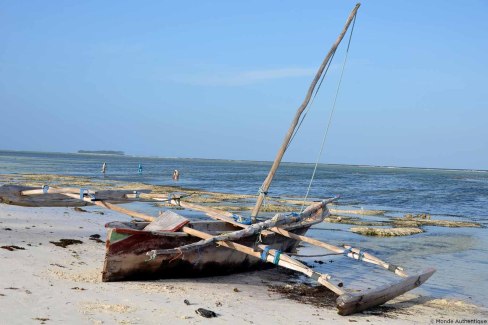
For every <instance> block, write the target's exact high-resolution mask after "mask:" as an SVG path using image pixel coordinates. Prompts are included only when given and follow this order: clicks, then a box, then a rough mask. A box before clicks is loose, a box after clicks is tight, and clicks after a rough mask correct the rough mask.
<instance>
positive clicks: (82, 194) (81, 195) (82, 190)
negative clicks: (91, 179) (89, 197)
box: [80, 188, 88, 201]
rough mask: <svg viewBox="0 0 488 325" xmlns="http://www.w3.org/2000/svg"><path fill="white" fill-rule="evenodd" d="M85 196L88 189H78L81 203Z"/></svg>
mask: <svg viewBox="0 0 488 325" xmlns="http://www.w3.org/2000/svg"><path fill="white" fill-rule="evenodd" d="M85 194H88V189H87V188H80V200H82V201H83V199H84V198H85Z"/></svg>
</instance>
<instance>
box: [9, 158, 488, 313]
mask: <svg viewBox="0 0 488 325" xmlns="http://www.w3.org/2000/svg"><path fill="white" fill-rule="evenodd" d="M104 161H105V162H106V163H107V174H106V175H105V177H104V176H103V175H101V173H100V170H101V165H102V163H103V162H104ZM139 163H141V164H142V166H143V173H142V175H140V174H138V172H137V170H138V164H139ZM270 165H271V163H270V162H251V161H225V160H204V159H168V158H148V157H126V156H99V155H79V154H59V153H27V152H7V151H0V174H7V173H8V174H12V173H39V174H43V173H50V174H67V175H77V176H88V177H92V178H95V179H100V180H103V179H108V180H110V179H114V180H123V181H137V182H145V183H150V184H161V185H174V184H175V183H174V182H173V181H172V179H171V175H172V172H173V170H174V169H178V170H179V171H180V175H181V178H180V181H179V182H178V183H176V184H178V185H180V186H183V187H192V188H198V189H204V190H211V191H222V192H231V193H243V194H256V193H257V190H258V189H259V187H260V185H261V183H262V181H263V180H264V178H265V177H266V174H267V172H268V170H269V167H270ZM312 170H313V165H310V164H297V163H283V164H282V166H281V167H280V170H279V172H278V173H277V175H276V177H275V180H274V181H273V184H272V187H271V189H270V193H269V194H270V195H271V196H296V197H303V196H304V194H305V192H306V188H307V185H308V182H309V179H310V176H311V174H312ZM0 185H1V184H0ZM333 195H340V196H341V199H340V201H339V202H340V204H342V205H345V206H347V207H352V208H361V207H362V208H366V209H383V210H387V211H388V212H387V216H401V215H402V214H403V213H407V212H408V213H430V214H432V215H433V218H442V219H453V220H469V221H476V222H479V223H481V224H483V225H484V226H488V208H487V206H488V172H487V171H468V170H441V169H416V168H389V167H388V168H387V167H370V166H345V165H321V166H319V169H318V172H317V175H316V178H315V181H314V185H313V188H312V191H311V196H312V197H316V198H318V197H329V196H333ZM137 208H138V209H140V210H144V211H146V212H150V213H156V212H157V208H155V207H153V206H151V205H149V204H145V205H138V206H137ZM373 218H374V217H373ZM379 219H381V217H379ZM349 228H350V226H348V225H340V224H321V225H319V226H317V227H315V228H313V229H311V230H310V231H309V233H308V234H309V235H311V236H313V237H316V238H319V239H322V240H326V241H329V242H331V243H334V244H341V243H350V244H352V245H353V246H355V247H360V248H363V249H366V250H367V251H370V252H372V253H374V254H376V255H378V257H381V258H384V259H386V260H389V261H391V262H393V263H396V264H400V265H404V266H407V267H408V269H409V270H412V271H418V270H420V269H422V268H425V267H428V266H433V267H435V268H437V270H438V272H437V273H436V274H435V275H434V276H433V278H432V279H431V280H429V282H428V283H427V284H426V285H424V286H422V288H419V289H416V290H418V292H422V293H425V294H428V295H433V296H438V297H457V298H462V299H465V300H468V301H471V302H474V303H477V304H482V305H487V303H486V302H485V301H486V300H487V299H486V298H488V294H487V292H488V269H487V264H488V237H487V235H488V232H487V229H486V228H441V227H425V228H424V229H425V230H426V232H425V233H423V234H419V235H415V236H409V237H396V238H370V237H364V236H361V235H357V234H353V233H351V232H349V231H348V229H349ZM303 251H304V252H315V249H314V248H310V247H306V248H305V249H303ZM313 260H314V259H309V262H310V263H312V264H313ZM330 260H333V262H332V263H326V264H322V265H318V264H316V267H317V269H318V270H321V271H324V272H327V273H332V274H340V275H341V278H343V279H344V280H345V281H346V283H348V282H349V283H351V284H354V285H358V286H371V285H376V284H381V283H383V282H385V281H390V280H391V278H390V277H388V276H384V275H385V273H387V272H383V271H380V270H376V269H375V268H373V267H365V266H364V264H360V263H358V262H355V261H352V260H349V259H344V258H342V259H339V258H330ZM358 270H368V271H371V272H368V273H367V274H366V275H365V277H364V278H361V280H357V279H356V278H355V277H354V276H353V274H358V273H357V272H358ZM361 274H363V273H361ZM375 275H376V276H375Z"/></svg>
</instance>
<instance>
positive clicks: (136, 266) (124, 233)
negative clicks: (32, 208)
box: [102, 209, 328, 281]
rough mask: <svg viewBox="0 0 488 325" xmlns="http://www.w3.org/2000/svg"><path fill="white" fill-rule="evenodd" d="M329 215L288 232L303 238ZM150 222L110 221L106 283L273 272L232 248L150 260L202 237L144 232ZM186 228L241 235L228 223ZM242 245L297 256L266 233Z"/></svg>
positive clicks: (286, 242) (286, 241)
mask: <svg viewBox="0 0 488 325" xmlns="http://www.w3.org/2000/svg"><path fill="white" fill-rule="evenodd" d="M327 215H328V212H327V213H322V210H321V209H319V211H318V212H317V213H315V214H314V215H313V216H312V217H310V218H308V219H307V220H305V221H303V222H299V223H295V224H288V225H286V226H285V227H284V229H286V230H287V231H290V232H292V233H294V234H297V235H303V234H305V233H306V232H307V230H308V229H309V228H310V227H311V226H312V225H314V224H317V223H319V222H322V221H323V218H324V217H325V216H327ZM148 224H149V222H137V223H133V222H110V223H107V224H106V227H107V228H109V230H108V233H107V242H106V256H105V263H104V266H103V272H102V274H103V275H102V279H103V281H121V280H124V281H125V280H148V279H168V278H181V277H184V278H191V277H203V276H215V275H225V274H231V273H236V272H243V271H250V270H256V269H262V268H266V267H269V266H270V265H269V264H267V263H266V262H264V261H263V260H262V259H261V258H257V257H254V256H250V255H248V254H246V253H242V252H239V251H236V250H233V249H230V248H225V247H219V246H216V245H209V246H203V247H201V248H197V249H194V250H189V251H181V252H178V251H176V252H168V253H166V254H160V255H157V256H156V257H155V258H149V257H148V255H147V252H149V251H154V250H164V249H173V248H177V247H180V246H186V245H189V244H194V243H196V242H198V241H199V238H198V237H195V236H192V235H190V234H188V233H185V232H183V231H176V232H169V231H145V230H144V228H145V227H147V226H148ZM186 227H187V228H188V229H193V230H196V231H200V232H204V233H206V234H209V235H212V236H216V235H219V234H223V233H229V232H234V231H238V230H240V229H241V228H239V227H238V226H236V225H233V224H230V223H228V222H224V221H192V222H190V223H189V224H187V225H186ZM235 242H236V243H238V244H241V245H244V246H247V247H255V248H256V249H257V244H258V243H259V244H260V245H266V246H268V247H270V248H271V249H274V250H279V251H281V252H293V251H295V249H296V246H297V245H298V244H299V241H297V240H295V239H292V238H288V237H285V236H281V235H278V234H276V233H274V232H266V233H259V234H254V235H251V236H247V237H243V238H241V239H239V240H236V241H235Z"/></svg>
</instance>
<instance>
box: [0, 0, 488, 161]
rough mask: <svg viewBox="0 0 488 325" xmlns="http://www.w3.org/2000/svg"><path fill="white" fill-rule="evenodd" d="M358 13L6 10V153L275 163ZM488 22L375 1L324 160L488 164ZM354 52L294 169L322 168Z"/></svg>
mask: <svg viewBox="0 0 488 325" xmlns="http://www.w3.org/2000/svg"><path fill="white" fill-rule="evenodd" d="M355 3H356V2H355V1H302V2H297V1H242V2H237V1H167V2H165V1H103V2H102V1H4V0H0V138H1V139H2V141H1V144H0V149H9V150H36V151H37V150H39V151H63V152H75V151H77V150H79V149H89V150H103V149H112V150H123V151H125V152H126V153H128V154H135V155H154V156H162V157H201V158H223V159H246V160H272V159H273V158H274V156H275V154H276V151H277V149H278V147H279V145H280V144H281V141H282V138H283V136H284V134H285V132H286V130H287V128H288V126H289V124H290V122H291V119H292V117H293V115H294V114H295V111H296V109H297V107H298V106H299V104H300V103H301V101H302V100H303V97H304V95H305V93H306V90H307V88H308V86H309V83H310V81H311V79H312V78H313V75H314V73H315V70H316V69H317V68H318V66H319V64H320V62H321V61H322V59H323V57H324V56H325V54H326V53H327V51H328V50H329V48H330V46H331V44H332V42H333V41H334V40H335V39H336V37H337V35H338V33H339V32H340V30H341V29H342V27H343V24H344V22H345V19H346V17H347V16H348V14H349V12H350V11H351V9H352V8H353V7H354V5H355ZM487 13H488V2H486V1H462V2H461V1H363V2H362V6H361V8H360V10H359V14H358V19H357V22H356V28H355V31H354V35H353V41H352V45H351V51H350V54H349V59H348V64H347V66H346V70H345V75H344V79H343V82H342V88H341V92H340V96H339V99H338V102H337V108H336V113H335V116H334V120H333V122H332V126H331V130H330V133H329V136H328V138H327V143H326V147H325V153H324V156H323V158H322V160H321V161H322V162H324V163H346V164H372V165H398V166H419V167H445V168H468V169H469V168H473V169H488V167H487V166H488V99H487V91H486V86H487V85H488V63H487V53H488V38H487V31H488V20H487V19H486V14H487ZM345 45H346V43H345V42H344V43H343V44H342V46H341V47H340V48H339V50H338V52H337V55H336V58H335V60H334V62H333V64H332V67H331V70H330V74H329V75H328V77H327V79H326V81H325V83H324V85H323V87H322V90H321V92H320V93H319V95H318V98H317V100H316V101H315V104H314V106H313V107H312V109H311V111H310V113H309V115H308V117H307V120H306V121H305V122H304V125H303V127H302V129H301V132H300V133H299V135H298V136H297V138H296V139H295V141H294V143H293V144H292V146H291V147H290V148H289V151H288V152H287V154H286V155H285V160H286V161H301V162H313V161H315V159H316V156H317V153H318V150H319V146H320V142H321V138H322V133H323V130H324V128H325V126H326V123H327V119H328V115H329V112H330V109H331V106H332V101H333V93H334V92H335V89H336V87H337V82H338V76H339V72H340V68H341V64H342V60H343V58H344V54H345Z"/></svg>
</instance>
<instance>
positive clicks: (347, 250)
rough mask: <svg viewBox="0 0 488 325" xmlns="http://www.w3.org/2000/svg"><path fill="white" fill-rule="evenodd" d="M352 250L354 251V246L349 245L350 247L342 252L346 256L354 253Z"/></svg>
mask: <svg viewBox="0 0 488 325" xmlns="http://www.w3.org/2000/svg"><path fill="white" fill-rule="evenodd" d="M352 252H353V251H352V247H349V248H346V249H345V250H344V252H342V254H343V255H344V256H347V255H348V254H349V253H352Z"/></svg>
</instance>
